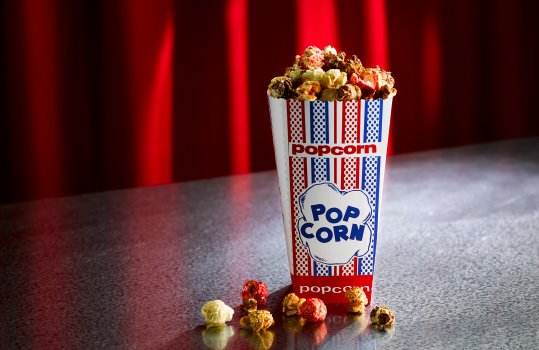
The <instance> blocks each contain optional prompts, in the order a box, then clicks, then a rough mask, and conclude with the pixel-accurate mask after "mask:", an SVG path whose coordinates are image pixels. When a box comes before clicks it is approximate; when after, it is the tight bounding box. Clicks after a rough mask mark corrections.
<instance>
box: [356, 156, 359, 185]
mask: <svg viewBox="0 0 539 350" xmlns="http://www.w3.org/2000/svg"><path fill="white" fill-rule="evenodd" d="M356 189H359V157H357V158H356Z"/></svg>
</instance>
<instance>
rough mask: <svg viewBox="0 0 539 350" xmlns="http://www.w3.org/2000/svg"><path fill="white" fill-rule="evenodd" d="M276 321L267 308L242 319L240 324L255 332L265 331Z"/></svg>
mask: <svg viewBox="0 0 539 350" xmlns="http://www.w3.org/2000/svg"><path fill="white" fill-rule="evenodd" d="M274 323H275V321H273V316H272V315H271V312H269V311H267V310H256V311H253V312H251V313H249V315H247V316H244V317H242V318H241V319H240V326H242V327H244V328H251V329H252V330H253V331H255V332H260V331H265V330H266V329H268V328H269V327H271V326H273V324H274Z"/></svg>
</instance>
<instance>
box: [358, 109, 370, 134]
mask: <svg viewBox="0 0 539 350" xmlns="http://www.w3.org/2000/svg"><path fill="white" fill-rule="evenodd" d="M359 103H361V100H360V101H359ZM367 118H369V101H367V100H365V110H364V112H363V142H365V143H366V142H367V125H368V124H367Z"/></svg>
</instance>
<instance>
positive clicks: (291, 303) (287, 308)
mask: <svg viewBox="0 0 539 350" xmlns="http://www.w3.org/2000/svg"><path fill="white" fill-rule="evenodd" d="M304 302H305V298H299V297H298V296H297V295H296V294H295V293H290V294H288V295H287V296H286V297H284V299H283V312H284V314H285V315H286V316H292V315H297V314H298V309H299V307H300V306H301V304H303V303H304Z"/></svg>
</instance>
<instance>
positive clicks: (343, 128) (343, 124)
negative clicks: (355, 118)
mask: <svg viewBox="0 0 539 350" xmlns="http://www.w3.org/2000/svg"><path fill="white" fill-rule="evenodd" d="M346 103H347V102H346V101H343V102H342V143H346V142H347V141H348V140H347V139H346V134H345V130H346Z"/></svg>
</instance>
